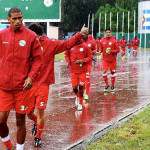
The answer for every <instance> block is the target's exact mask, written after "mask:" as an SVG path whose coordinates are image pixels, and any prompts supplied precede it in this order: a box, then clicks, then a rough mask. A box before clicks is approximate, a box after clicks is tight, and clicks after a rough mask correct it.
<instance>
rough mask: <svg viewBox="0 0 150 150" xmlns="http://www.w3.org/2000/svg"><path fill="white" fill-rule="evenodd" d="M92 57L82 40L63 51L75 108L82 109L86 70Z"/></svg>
mask: <svg viewBox="0 0 150 150" xmlns="http://www.w3.org/2000/svg"><path fill="white" fill-rule="evenodd" d="M87 35H88V34H87ZM92 58H93V54H92V51H91V50H90V48H89V47H88V46H87V44H86V43H85V42H84V41H83V40H81V41H80V42H79V43H78V45H76V46H74V47H73V48H72V49H71V50H69V51H65V59H66V62H67V64H68V66H70V73H71V81H72V87H73V92H74V93H75V94H76V101H75V104H76V105H77V110H82V102H83V92H84V86H85V80H86V72H87V67H88V63H89V62H90V61H91V60H92ZM78 99H79V101H78Z"/></svg>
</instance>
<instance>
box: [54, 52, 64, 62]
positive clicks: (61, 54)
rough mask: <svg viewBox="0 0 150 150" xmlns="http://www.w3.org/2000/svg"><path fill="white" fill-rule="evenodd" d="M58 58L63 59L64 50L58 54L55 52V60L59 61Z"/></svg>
mask: <svg viewBox="0 0 150 150" xmlns="http://www.w3.org/2000/svg"><path fill="white" fill-rule="evenodd" d="M60 60H65V54H64V52H63V53H60V54H57V55H56V56H55V61H60Z"/></svg>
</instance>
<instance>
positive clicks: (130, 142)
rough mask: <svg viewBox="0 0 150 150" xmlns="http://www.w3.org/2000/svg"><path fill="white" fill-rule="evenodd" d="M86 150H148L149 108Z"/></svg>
mask: <svg viewBox="0 0 150 150" xmlns="http://www.w3.org/2000/svg"><path fill="white" fill-rule="evenodd" d="M86 150H150V107H148V108H147V109H145V110H144V111H143V112H141V113H140V114H138V115H136V116H135V117H133V119H131V120H129V121H128V122H126V123H125V124H124V125H122V126H120V127H118V128H116V129H115V130H113V131H110V132H108V134H107V135H105V136H104V137H103V138H102V139H100V140H98V141H97V142H95V143H92V144H91V145H90V146H89V147H88V148H87V149H86Z"/></svg>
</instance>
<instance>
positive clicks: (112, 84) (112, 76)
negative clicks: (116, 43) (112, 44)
mask: <svg viewBox="0 0 150 150" xmlns="http://www.w3.org/2000/svg"><path fill="white" fill-rule="evenodd" d="M110 71H111V92H114V85H115V79H116V76H115V72H116V62H112V63H111V64H110Z"/></svg>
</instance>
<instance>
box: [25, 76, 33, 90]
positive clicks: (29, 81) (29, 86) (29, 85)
mask: <svg viewBox="0 0 150 150" xmlns="http://www.w3.org/2000/svg"><path fill="white" fill-rule="evenodd" d="M32 83H33V80H32V79H31V78H27V79H26V80H25V82H24V85H23V90H27V89H30V88H31V87H32Z"/></svg>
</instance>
